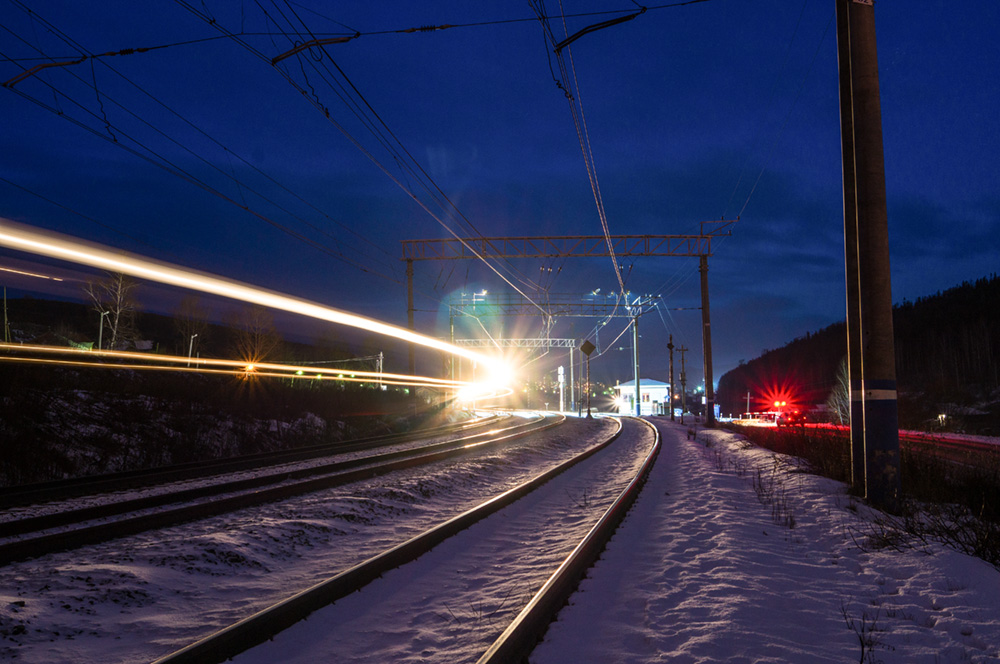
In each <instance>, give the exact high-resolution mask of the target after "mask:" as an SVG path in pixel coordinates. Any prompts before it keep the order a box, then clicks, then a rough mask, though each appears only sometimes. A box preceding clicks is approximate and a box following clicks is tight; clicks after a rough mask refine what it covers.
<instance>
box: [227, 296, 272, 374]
mask: <svg viewBox="0 0 1000 664" xmlns="http://www.w3.org/2000/svg"><path fill="white" fill-rule="evenodd" d="M229 324H230V326H231V327H232V328H233V332H234V335H235V336H234V345H235V348H234V350H235V351H236V354H237V356H238V357H240V358H242V359H245V360H247V361H248V362H261V361H263V360H266V359H268V358H269V357H270V356H271V355H272V354H273V353H274V351H275V350H277V348H278V346H279V345H281V336H280V335H279V334H278V331H277V329H275V327H274V316H273V315H272V314H271V312H270V311H268V310H267V309H266V308H264V307H262V306H260V305H253V306H251V307H248V308H246V309H243V310H242V311H240V312H239V313H237V314H235V315H233V316H230V322H229Z"/></svg>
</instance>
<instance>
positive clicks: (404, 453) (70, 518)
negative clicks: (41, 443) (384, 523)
mask: <svg viewBox="0 0 1000 664" xmlns="http://www.w3.org/2000/svg"><path fill="white" fill-rule="evenodd" d="M541 420H542V418H541V417H539V418H538V419H536V420H533V421H529V422H519V423H517V424H515V425H513V426H509V427H507V428H504V429H491V430H490V431H484V432H481V433H473V434H469V435H466V436H463V437H460V438H456V439H453V440H447V441H443V442H440V443H431V444H428V445H423V446H421V447H419V448H414V449H410V450H401V451H398V452H386V453H384V454H378V455H374V456H370V457H363V458H360V459H350V460H347V461H333V462H329V463H323V464H321V465H317V466H310V467H307V468H295V469H286V470H279V471H278V472H275V473H269V474H265V475H258V476H256V477H249V478H243V479H236V480H229V481H221V482H214V483H212V484H206V485H203V486H199V487H192V488H189V489H177V490H174V491H165V492H163V493H157V494H153V495H148V496H143V497H140V498H131V499H125V500H118V501H114V502H108V503H104V504H101V505H90V506H87V507H79V508H72V509H66V510H62V511H57V512H51V513H49V514H41V515H38V516H30V517H25V518H21V519H11V520H10V521H0V537H16V536H21V535H27V534H29V533H35V532H39V531H42V530H48V529H50V528H60V527H63V526H71V525H80V524H83V523H85V522H87V521H93V520H95V519H104V518H109V517H113V516H119V515H122V514H128V513H129V512H139V511H141V510H146V509H151V508H154V507H163V506H165V505H174V504H177V503H183V502H190V501H193V500H199V499H201V498H208V497H211V496H219V495H223V494H227V493H236V492H239V491H248V490H250V489H257V488H260V487H265V486H269V485H273V484H279V483H281V482H286V481H288V480H298V479H305V478H308V477H315V476H320V475H330V474H332V473H340V472H344V471H347V470H351V469H354V468H360V467H363V466H369V465H372V464H377V463H384V462H387V461H391V460H393V459H404V458H407V457H411V456H419V455H420V454H425V453H428V452H433V451H436V450H448V449H452V448H455V447H459V446H463V445H468V444H470V443H472V442H474V441H476V440H477V439H484V438H487V437H495V436H496V435H497V434H501V433H510V432H514V431H517V430H519V429H524V428H530V427H532V426H533V425H534V424H536V423H537V422H540V421H541ZM408 439H410V440H418V439H419V438H414V437H412V436H411V437H409V438H408ZM389 444H390V443H387V442H386V441H385V440H378V441H375V442H366V443H356V444H351V445H346V446H344V447H340V448H336V450H327V452H326V455H324V456H332V455H334V454H340V453H346V452H357V451H363V450H369V449H377V448H381V447H387V446H388V445H389ZM306 458H307V459H308V458H314V457H312V456H309V457H306ZM294 460H302V459H292V460H290V461H294ZM290 461H289V462H290ZM270 466H271V464H270V463H267V464H266V465H263V466H252V467H250V469H253V470H256V469H259V468H266V467H270ZM240 470H247V468H244V467H243V465H242V464H240V465H239V467H237V468H234V469H232V470H231V471H230V472H238V471H240ZM221 475H222V473H219V476H221ZM185 479H186V478H185ZM0 551H2V545H0Z"/></svg>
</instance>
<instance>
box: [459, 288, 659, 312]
mask: <svg viewBox="0 0 1000 664" xmlns="http://www.w3.org/2000/svg"><path fill="white" fill-rule="evenodd" d="M659 300H660V296H659V295H636V296H634V297H629V298H628V299H625V298H623V297H622V296H620V295H618V294H617V293H611V294H609V295H593V294H591V295H584V296H580V295H573V294H566V293H543V294H540V295H539V297H538V299H536V300H534V301H532V300H530V299H528V297H527V296H525V295H522V294H520V293H489V294H486V295H480V294H472V295H464V294H463V295H455V296H453V297H452V298H451V299H450V300H449V302H448V312H449V316H452V317H454V316H472V317H476V318H479V317H484V316H543V315H544V316H548V317H554V318H559V317H569V318H573V317H576V318H611V317H614V318H634V317H636V316H641V315H643V314H645V313H648V312H650V311H652V310H653V309H654V308H655V307H656V305H657V303H658V302H659ZM539 306H540V307H541V309H539Z"/></svg>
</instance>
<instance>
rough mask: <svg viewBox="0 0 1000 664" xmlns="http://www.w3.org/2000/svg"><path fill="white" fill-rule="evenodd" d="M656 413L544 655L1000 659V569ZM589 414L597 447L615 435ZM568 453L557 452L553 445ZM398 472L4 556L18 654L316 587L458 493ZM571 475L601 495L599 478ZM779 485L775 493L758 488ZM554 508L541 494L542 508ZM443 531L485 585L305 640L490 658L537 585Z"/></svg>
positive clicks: (426, 656)
mask: <svg viewBox="0 0 1000 664" xmlns="http://www.w3.org/2000/svg"><path fill="white" fill-rule="evenodd" d="M653 421H654V422H655V423H656V424H657V426H659V427H660V428H661V430H662V432H663V445H664V446H663V450H662V452H661V453H660V456H659V458H658V460H657V462H656V465H655V467H654V469H653V472H652V476H651V478H650V480H649V482H648V483H647V484H646V486H645V488H644V490H643V491H642V493H641V494H640V496H639V498H638V500H637V501H636V503H635V505H634V506H633V508H632V511H631V512H630V513H629V515H628V517H627V518H626V520H625V521H624V523H623V524H622V525H621V527H620V528H619V530H618V532H617V533H616V535H615V537H614V538H613V539H612V541H611V543H610V545H609V547H608V549H607V550H606V551H605V553H604V554H603V556H602V558H601V559H600V560H599V561H598V563H597V565H596V566H595V567H594V568H593V569H592V570H591V571H590V573H589V574H588V576H587V578H586V579H585V580H584V581H583V582H582V583H581V586H580V588H579V590H578V592H577V593H576V594H575V595H574V596H573V597H572V599H571V601H570V604H569V605H568V606H567V607H565V608H564V609H563V610H562V612H561V613H560V614H559V616H558V619H557V621H556V622H555V623H553V625H552V626H551V628H550V629H549V631H548V633H547V634H546V636H545V639H544V641H543V642H542V643H540V644H539V646H538V648H536V650H535V652H534V653H533V655H532V658H531V661H532V662H534V663H535V664H556V663H560V664H561V663H563V662H573V663H577V662H602V663H604V662H640V663H642V662H682V663H683V662H720V661H725V662H838V663H839V662H851V661H859V660H860V659H861V657H862V656H863V655H864V654H865V653H864V649H865V647H866V646H865V645H863V642H864V641H865V640H867V643H868V646H867V647H868V648H869V650H870V654H871V655H872V656H873V660H871V661H879V660H880V661H884V662H887V663H892V662H916V663H918V664H919V663H928V664H930V663H932V662H933V663H935V664H938V663H945V662H994V661H1000V572H998V571H997V570H996V569H994V568H992V567H991V566H989V565H987V564H986V563H984V562H982V561H979V560H977V559H974V558H971V557H968V556H966V555H963V554H959V553H956V552H954V551H951V550H948V549H945V548H943V547H939V546H937V545H934V544H928V545H925V546H921V547H920V548H919V549H908V548H904V549H902V550H871V548H870V547H867V546H863V545H864V543H865V541H866V532H868V531H867V524H868V523H869V522H868V520H867V518H868V517H867V516H866V513H867V511H866V509H865V508H864V507H863V506H859V505H857V504H856V503H855V502H854V501H852V500H851V499H850V498H849V497H848V496H847V494H846V488H845V487H844V486H843V485H842V484H839V483H836V482H833V481H831V480H827V479H823V478H819V477H815V476H812V475H808V474H805V473H801V472H794V471H795V470H796V467H795V465H794V463H791V462H789V461H788V460H786V459H780V458H778V457H775V456H774V455H772V454H771V453H770V452H767V451H764V450H760V449H758V448H754V447H752V446H749V445H747V444H746V443H745V442H743V441H741V440H740V439H739V437H738V436H736V435H735V434H731V433H727V432H724V431H699V432H698V438H697V440H694V441H692V440H687V436H686V431H687V427H681V426H679V425H673V424H671V423H670V422H669V421H666V420H664V419H663V418H653ZM581 424H582V423H581ZM574 431H575V434H574V435H575V436H576V438H577V440H575V444H574V445H573V447H577V448H578V449H581V448H582V447H583V446H585V445H586V444H587V443H588V442H592V441H596V440H597V439H598V438H599V437H600V435H601V434H602V430H600V429H598V428H595V429H590V430H586V429H580V428H577V429H575V430H574ZM603 431H606V429H603ZM566 442H567V443H568V442H569V441H566ZM501 456H502V455H499V454H498V455H497V459H496V460H497V462H498V463H494V464H490V463H485V461H486V460H478V461H472V460H469V461H463V462H461V463H459V464H458V465H457V466H456V471H457V474H456V475H452V479H451V480H450V481H452V482H458V483H459V484H460V485H461V486H462V487H470V488H471V487H475V485H477V484H479V483H481V482H485V481H486V480H487V479H488V478H490V477H492V476H493V474H494V473H497V472H498V471H499V470H501V469H502V468H503V467H504V466H503V465H502V464H501V463H499V462H500V459H501ZM548 457H549V455H547V454H540V455H539V461H541V460H543V459H546V458H548ZM507 481H509V479H508V480H507ZM560 481H563V480H560ZM565 481H566V482H572V481H574V480H573V476H572V475H568V476H567V477H566V478H565ZM395 482H396V485H393V486H389V485H384V486H381V487H378V486H375V485H374V484H373V486H372V487H371V490H370V491H369V490H366V492H365V496H364V497H363V498H362V497H361V496H360V495H359V497H358V498H356V499H353V500H352V499H351V498H350V497H348V496H344V497H343V498H341V499H337V500H333V501H331V500H329V499H312V500H309V499H303V500H301V501H299V502H297V503H296V505H297V506H296V507H294V508H290V509H289V510H287V511H286V514H285V515H284V518H280V517H277V516H275V515H273V514H269V513H268V512H267V511H266V510H264V509H263V508H259V509H257V510H253V511H248V512H247V514H246V515H245V516H244V517H242V518H240V519H237V520H233V521H230V522H228V528H229V530H228V532H227V531H225V530H218V529H217V530H215V531H213V530H212V528H213V526H212V525H211V523H214V524H219V523H220V522H219V521H218V520H215V521H212V520H209V521H211V523H205V524H202V525H201V526H200V527H199V528H200V531H199V532H197V533H196V532H194V531H191V530H175V531H173V532H175V533H177V535H175V537H176V539H174V540H173V541H169V540H166V539H164V538H165V535H164V534H160V535H155V536H154V535H148V536H145V537H137V538H134V539H133V538H130V539H133V544H131V545H130V546H129V547H127V548H126V549H124V550H121V551H113V550H111V549H108V548H104V549H100V548H97V547H88V549H83V550H81V551H79V552H69V553H67V554H59V555H56V556H47V557H46V558H48V559H49V561H48V562H45V561H41V560H40V561H29V562H27V563H18V564H15V565H10V566H7V567H6V568H3V569H0V639H2V640H0V654H2V658H9V659H12V660H13V661H42V662H45V661H102V662H104V661H129V662H133V661H148V660H149V659H152V657H150V656H149V654H150V653H154V654H163V653H164V652H167V651H169V650H172V649H173V648H174V647H176V646H179V645H182V643H177V641H178V637H179V635H181V634H188V633H191V632H192V630H193V629H194V628H196V627H197V625H198V623H199V622H201V623H202V625H203V628H202V629H203V630H204V629H205V626H207V624H208V623H209V622H214V623H215V624H218V623H222V624H226V622H227V621H229V622H231V621H232V620H231V619H230V616H232V615H233V614H236V615H239V614H241V613H242V614H243V615H246V612H247V611H249V610H252V609H253V605H252V603H251V602H250V601H248V600H247V598H246V596H245V593H248V592H249V593H252V592H254V591H258V592H262V591H264V590H266V589H270V591H272V592H274V591H276V590H280V586H281V584H285V588H286V589H297V588H301V587H304V585H305V584H308V583H309V578H308V576H309V575H308V574H307V573H304V572H297V573H294V574H290V573H288V572H282V570H283V569H284V568H285V567H290V566H292V565H293V564H294V565H298V564H300V563H301V562H303V561H305V560H307V559H319V560H322V559H323V558H327V559H329V558H330V557H333V558H337V557H338V556H341V554H343V553H345V552H343V551H339V549H340V546H339V542H341V541H344V540H342V536H343V534H347V533H359V532H363V531H364V530H367V529H368V528H369V527H371V526H372V525H373V524H376V525H377V524H378V523H380V522H381V523H383V524H385V526H384V530H385V532H384V533H382V535H380V536H379V538H376V539H380V538H381V540H382V541H379V542H377V543H376V545H377V546H375V547H374V548H372V549H371V550H377V548H378V546H382V545H384V540H388V539H390V538H391V537H392V536H399V535H405V533H399V532H396V533H395V535H394V534H393V532H394V531H397V530H399V524H405V523H408V522H409V521H411V520H412V521H424V522H426V521H427V519H428V518H429V517H431V516H433V515H435V514H438V513H441V514H444V513H447V512H448V511H450V510H451V509H454V505H453V504H452V505H451V507H447V508H446V507H445V496H446V495H447V494H448V491H445V490H444V489H445V487H444V486H443V485H442V484H441V479H440V478H438V479H435V478H430V477H424V478H421V477H419V476H413V477H410V478H408V479H406V480H405V481H403V480H402V478H397V480H395ZM502 483H504V482H502ZM453 488H454V487H451V486H449V487H448V489H449V491H451V490H452V489H453ZM556 490H557V491H559V490H561V491H563V492H566V491H573V492H575V494H574V495H575V498H574V499H575V500H578V501H584V500H585V496H584V494H582V493H581V492H582V489H581V488H579V487H576V488H573V487H572V485H568V486H566V487H560V486H557V487H556ZM463 492H464V493H463ZM463 492H460V493H462V495H466V493H468V492H467V491H465V490H464V489H463ZM765 493H770V494H771V496H772V498H774V499H775V500H774V501H772V504H762V503H761V502H760V501H759V500H758V494H765ZM379 496H380V497H379ZM448 500H449V501H451V503H453V502H454V501H453V499H448ZM512 507H516V506H512ZM521 509H523V506H522V508H521ZM536 511H537V510H536V509H528V510H527V511H526V512H525V513H524V516H523V518H524V520H525V526H526V527H528V526H529V518H528V517H529V516H530V515H532V514H534V512H536ZM338 515H339V516H338ZM400 516H403V517H405V518H403V519H400V518H399V517H400ZM418 516H419V517H420V518H419V519H418V518H417V517H418ZM519 518H520V517H519ZM519 518H515V519H514V520H513V521H514V522H515V523H516V522H517V521H518V520H519ZM510 520H511V519H510V517H508V521H510ZM362 526H363V527H362ZM376 530H378V528H376ZM525 532H531V531H530V530H526V531H525ZM492 534H493V533H492V532H491V533H488V534H487V535H486V536H484V538H485V537H489V536H491V535H492ZM515 536H516V533H515ZM473 539H476V538H473ZM491 546H492V549H491ZM441 547H451V549H448V551H449V552H450V553H449V555H452V556H454V557H455V559H456V560H458V559H460V558H461V559H465V558H466V557H468V560H467V562H466V563H463V564H462V565H461V566H460V567H459V571H460V574H461V585H462V586H463V587H464V588H466V589H468V590H471V591H472V594H471V595H469V596H468V597H466V598H465V599H463V600H461V601H460V603H456V604H455V605H454V606H452V607H449V609H448V610H446V611H445V612H443V613H442V612H441V611H440V610H437V609H434V610H430V609H428V610H425V611H416V612H411V613H409V614H406V615H405V616H402V617H401V620H392V621H386V620H384V619H383V620H381V621H372V623H365V624H352V625H350V629H347V630H344V631H341V632H340V635H341V636H340V637H339V638H338V639H336V640H333V641H324V640H323V638H322V633H323V632H325V631H328V630H330V625H328V624H324V621H323V620H320V619H319V616H318V615H317V614H314V615H315V616H316V617H315V618H312V617H311V618H310V619H309V620H307V621H305V622H304V623H300V624H299V625H297V626H296V627H297V628H298V629H299V630H304V631H300V632H299V636H298V639H299V641H300V642H302V643H305V642H307V641H309V640H314V641H315V642H317V643H322V644H323V645H322V649H323V652H321V653H315V654H314V658H313V659H312V660H311V661H339V660H340V659H341V657H340V656H341V654H342V652H344V653H346V652H351V650H352V649H353V650H354V651H355V652H356V651H357V650H358V649H364V648H366V647H371V644H379V643H383V642H385V643H390V644H392V646H391V647H395V648H402V649H404V650H397V651H396V652H397V654H398V656H399V657H400V658H405V659H407V660H408V661H414V662H418V661H428V662H429V661H449V662H454V661H473V662H474V661H475V659H476V656H477V655H475V653H476V652H482V651H483V650H485V648H486V646H487V645H488V643H487V642H488V638H487V636H486V634H485V633H484V631H483V630H482V628H483V627H484V625H489V626H490V627H491V630H490V631H496V630H498V629H500V628H502V625H499V624H494V623H495V617H496V614H495V613H494V611H493V610H494V608H496V605H497V603H498V602H499V603H503V604H504V606H505V607H506V606H507V605H508V604H509V603H510V602H513V601H515V597H516V596H520V595H522V594H523V593H524V589H523V588H516V589H514V590H512V591H509V592H508V591H507V590H503V589H501V588H498V587H496V586H495V583H494V582H493V581H491V580H490V579H491V578H493V576H491V575H495V571H494V570H491V569H489V568H490V567H492V566H493V565H494V564H502V561H504V560H506V558H503V556H504V552H503V551H500V550H499V549H498V548H497V545H496V544H493V545H488V546H487V548H486V549H485V553H483V552H482V551H478V552H477V551H473V548H472V545H469V547H468V548H467V549H464V548H462V547H459V549H460V550H453V549H454V548H455V542H450V543H445V544H442V545H441ZM441 547H439V548H441ZM327 548H328V549H329V550H328V551H325V550H324V549H327ZM86 551H90V553H85V552H86ZM491 551H492V553H491ZM435 552H437V550H435ZM435 552H432V554H430V555H434V553H435ZM349 553H350V555H351V556H353V557H354V559H360V558H362V557H363V556H364V555H365V554H364V551H351V552H349ZM86 556H90V557H89V558H87V557H86ZM349 558H350V556H348V558H345V560H348V559H349ZM427 562H428V561H426V560H423V559H421V560H417V561H415V562H414V563H411V564H410V565H407V566H404V567H402V568H400V569H399V570H396V572H394V573H393V574H394V575H395V576H396V577H397V578H400V579H403V580H405V581H406V584H407V585H408V586H410V587H416V586H413V585H412V584H411V582H412V583H416V584H419V582H420V580H421V578H422V577H423V575H424V574H425V572H426V569H427V567H426V566H427ZM339 564H343V563H339ZM275 572H280V573H279V574H277V576H276V577H274V576H273V573H275ZM389 576H390V575H386V577H385V578H384V579H383V580H382V581H385V580H386V579H388V578H389ZM268 577H272V578H270V579H269V578H268ZM400 585H402V584H400ZM394 587H395V584H392V583H383V584H381V585H380V586H379V588H380V590H379V592H376V593H373V594H372V595H370V597H371V598H372V599H371V600H366V601H372V602H376V603H377V602H379V601H381V599H380V598H384V597H387V596H389V595H391V594H392V592H393V589H394ZM477 589H482V590H483V591H484V592H483V594H482V598H481V600H480V601H478V602H477V601H475V600H474V599H469V597H471V598H475V597H477V595H476V591H477ZM487 591H488V592H487ZM488 593H493V594H492V595H489V594H488ZM365 595H366V593H360V594H358V595H356V596H352V598H353V597H356V598H357V599H360V598H362V597H363V596H365ZM508 596H509V599H507V597H508ZM347 599H351V598H347ZM517 599H521V597H517ZM346 606H347V604H346V603H345V604H343V605H342V606H341V607H340V609H337V610H335V611H333V612H332V613H331V615H334V616H336V615H341V616H342V617H341V618H339V619H336V620H347V619H349V618H354V617H357V616H361V615H363V612H364V611H368V610H370V609H371V608H372V607H366V606H363V605H357V606H355V605H352V606H351V611H350V612H349V613H348V615H347V617H343V616H344V615H345V614H344V612H343V610H342V609H343V607H346ZM178 609H180V611H178ZM338 611H339V614H338ZM373 615H374V614H373ZM403 618H405V620H403ZM442 629H443V630H444V631H445V632H451V633H453V634H457V635H458V637H459V638H463V630H468V637H467V638H468V639H469V641H470V642H472V644H473V645H475V646H476V647H470V648H468V649H466V650H465V651H463V657H468V660H465V659H462V658H461V657H459V658H455V657H451V656H449V657H442V656H441V655H442V653H440V652H438V651H437V650H436V648H437V645H436V644H437V639H438V638H439V635H440V634H441V633H442ZM12 632H17V633H14V634H12ZM348 640H349V641H350V642H348ZM151 642H152V643H151ZM276 642H277V640H276ZM4 643H6V646H4V645H3V644H4ZM18 643H20V644H23V645H21V646H18V645H16V644H18ZM414 643H416V644H418V648H414V647H413V646H412V644H414ZM249 654H250V653H248V655H249ZM272 655H273V653H272ZM404 655H405V656H404ZM154 656H155V655H154ZM279 656H280V653H279ZM15 657H17V659H14V658H15ZM394 659H395V658H394V657H392V656H390V657H389V659H385V660H383V661H393V660H394ZM248 661H250V660H248ZM270 661H275V660H273V659H272V660H270Z"/></svg>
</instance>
